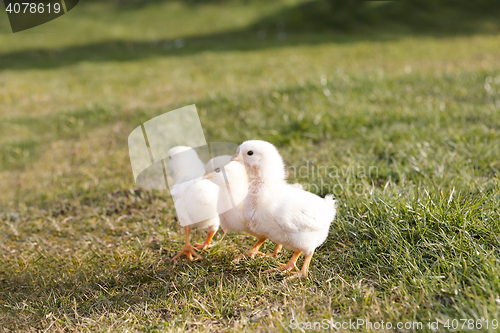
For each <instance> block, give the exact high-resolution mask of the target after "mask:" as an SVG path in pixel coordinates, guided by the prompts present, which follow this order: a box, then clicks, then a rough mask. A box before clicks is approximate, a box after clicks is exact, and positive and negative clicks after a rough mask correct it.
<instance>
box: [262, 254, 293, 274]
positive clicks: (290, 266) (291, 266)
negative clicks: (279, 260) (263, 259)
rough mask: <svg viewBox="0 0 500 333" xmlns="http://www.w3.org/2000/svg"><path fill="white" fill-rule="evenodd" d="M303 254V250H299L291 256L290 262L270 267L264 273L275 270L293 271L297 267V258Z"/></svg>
mask: <svg viewBox="0 0 500 333" xmlns="http://www.w3.org/2000/svg"><path fill="white" fill-rule="evenodd" d="M301 254H302V251H297V252H295V253H294V254H293V256H292V257H291V258H290V261H289V262H288V264H286V265H285V264H281V267H279V268H272V269H268V270H267V271H264V273H271V272H275V271H291V270H292V269H294V268H296V267H295V263H296V262H297V259H298V258H299V257H300V255H301Z"/></svg>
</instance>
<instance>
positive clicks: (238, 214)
mask: <svg viewBox="0 0 500 333" xmlns="http://www.w3.org/2000/svg"><path fill="white" fill-rule="evenodd" d="M229 158H230V156H229V157H228V161H229ZM221 165H222V166H221V167H216V168H215V170H214V171H213V172H207V173H206V174H205V175H204V176H203V178H202V179H208V180H210V181H212V182H213V183H214V184H216V185H217V186H219V197H218V200H217V211H218V212H219V218H220V225H221V226H222V229H224V231H228V232H229V231H230V232H246V233H248V234H250V235H252V236H255V237H257V243H256V244H255V245H254V246H253V247H252V248H251V249H250V250H248V252H247V253H246V254H247V255H248V256H249V257H251V258H254V257H255V255H256V254H259V255H264V253H262V252H259V248H260V246H261V245H262V244H263V243H264V242H265V241H266V239H267V237H266V236H264V235H262V234H257V233H255V232H253V231H252V230H251V229H250V227H249V221H248V220H247V219H246V217H245V203H244V200H245V198H246V196H247V193H248V175H247V172H246V170H245V166H244V165H242V164H241V163H238V162H231V163H229V164H227V165H225V166H223V164H221ZM280 249H281V245H280V244H278V245H277V246H276V249H275V250H274V252H273V254H272V256H274V257H275V256H276V255H277V254H278V253H279V251H280ZM239 258H240V257H238V258H237V259H239Z"/></svg>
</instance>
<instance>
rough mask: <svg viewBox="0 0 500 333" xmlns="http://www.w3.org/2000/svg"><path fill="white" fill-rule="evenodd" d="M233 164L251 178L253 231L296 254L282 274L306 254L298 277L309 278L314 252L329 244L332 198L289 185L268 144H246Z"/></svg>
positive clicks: (248, 203)
mask: <svg viewBox="0 0 500 333" xmlns="http://www.w3.org/2000/svg"><path fill="white" fill-rule="evenodd" d="M232 160H233V161H242V162H243V163H244V164H245V166H246V167H247V170H248V173H249V176H250V184H249V188H248V195H247V197H246V199H245V217H246V218H247V219H248V220H249V221H250V229H251V230H252V231H253V232H255V233H257V234H262V235H265V236H266V237H267V238H269V239H270V240H272V241H273V242H275V243H278V244H283V246H284V247H286V248H288V249H290V250H293V251H294V254H293V256H292V258H291V259H290V261H289V262H288V264H286V265H282V267H281V270H285V271H290V270H292V269H293V268H294V267H295V262H296V261H297V259H298V257H299V256H300V255H301V253H304V255H305V260H304V264H303V266H302V269H301V271H300V273H299V276H307V273H308V271H309V264H310V262H311V259H312V256H313V254H314V251H315V250H316V248H317V247H318V246H320V245H321V244H322V243H323V242H324V241H325V240H326V237H327V236H328V230H329V228H330V224H331V223H332V221H333V219H334V218H335V214H336V207H335V206H336V202H335V200H333V196H332V195H327V196H326V197H325V198H324V199H323V198H321V197H319V196H317V195H315V194H313V193H310V192H307V191H304V190H302V189H300V188H297V187H295V186H293V185H289V184H287V183H286V181H285V166H284V163H283V160H282V158H281V156H280V154H279V153H278V150H277V149H276V147H274V146H273V145H272V144H270V143H269V142H265V141H260V140H251V141H245V142H243V143H242V144H241V145H240V146H239V148H238V150H237V151H236V154H235V155H234V156H233V158H232Z"/></svg>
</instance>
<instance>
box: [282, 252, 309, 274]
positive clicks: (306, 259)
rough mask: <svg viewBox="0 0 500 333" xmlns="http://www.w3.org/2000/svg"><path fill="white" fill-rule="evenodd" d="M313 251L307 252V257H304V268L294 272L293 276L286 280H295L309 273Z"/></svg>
mask: <svg viewBox="0 0 500 333" xmlns="http://www.w3.org/2000/svg"><path fill="white" fill-rule="evenodd" d="M313 254H314V252H313V253H311V254H307V255H306V258H305V259H304V264H303V265H302V269H301V270H300V272H297V273H294V274H293V275H292V276H290V277H288V278H287V279H286V280H293V279H296V278H299V277H306V276H307V274H308V273H309V264H310V263H311V260H312V257H313Z"/></svg>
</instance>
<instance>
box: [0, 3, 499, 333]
mask: <svg viewBox="0 0 500 333" xmlns="http://www.w3.org/2000/svg"><path fill="white" fill-rule="evenodd" d="M499 14H500V5H499V4H498V2H495V1H475V2H473V4H472V2H468V1H459V0H457V1H452V0H448V1H446V0H443V1H430V0H418V1H417V0H412V1H355V0H350V1H337V0H331V1H324V0H318V1H297V0H283V1H274V2H266V1H259V0H252V1H183V2H181V1H137V0H116V1H108V2H105V3H103V2H99V1H89V0H88V1H82V2H81V3H80V4H79V5H78V6H77V7H76V8H75V9H74V10H73V11H71V12H70V13H68V14H67V15H65V16H63V17H62V18H60V19H57V20H55V21H53V22H50V23H48V24H46V25H42V26H40V27H37V28H34V29H31V30H27V31H24V32H20V33H16V34H12V33H11V32H10V28H9V26H8V21H7V17H6V15H3V17H2V16H0V19H1V20H0V188H1V189H2V191H1V192H0V205H1V206H0V207H1V208H0V221H1V223H0V265H1V267H2V270H0V295H1V297H0V330H7V329H10V330H23V331H26V330H29V329H40V330H41V329H43V330H46V329H47V330H54V331H57V330H78V331H80V330H89V331H113V330H120V331H124V330H126V329H128V330H129V331H162V330H167V331H182V330H195V331H214V330H229V331H240V330H256V331H257V330H260V331H275V330H281V331H286V330H288V329H289V328H288V325H289V324H288V323H289V320H290V319H291V318H292V317H294V318H296V319H299V320H311V321H312V320H321V319H323V318H330V316H333V317H334V319H335V320H336V321H342V320H348V319H354V320H355V319H357V318H368V319H370V320H371V321H377V320H384V321H393V322H396V321H406V320H410V321H422V322H424V323H427V321H428V320H436V319H438V320H441V321H442V323H445V322H446V320H447V319H450V318H451V319H453V318H467V319H470V318H472V319H474V320H477V319H484V320H485V319H488V320H490V321H491V320H493V319H499V320H500V280H499V276H500V261H499V260H500V256H499V248H500V242H499V232H500V222H499V201H500V200H499V199H500V191H499V181H498V172H499V169H500V153H499V152H500V149H499V148H500V147H499V142H500V141H499V133H500V132H499V131H500V114H499V110H500V95H499V91H500V65H499V62H498V59H500V42H499V34H500V22H499V21H498V19H497V18H498V15H499ZM193 103H194V104H196V105H197V107H198V110H199V113H200V117H201V119H202V124H203V127H204V130H205V135H206V138H207V141H229V142H235V143H240V142H242V141H243V140H245V139H263V140H268V141H271V142H273V143H274V144H276V145H277V146H278V148H279V149H280V151H281V152H282V154H283V156H284V158H285V161H286V162H287V164H288V165H290V166H295V167H297V168H299V167H300V166H306V165H312V164H313V163H314V165H315V166H326V167H328V168H330V167H337V168H338V170H344V173H342V171H339V173H338V174H336V175H332V176H327V175H318V174H314V173H312V172H311V171H310V172H309V173H308V174H307V175H306V176H304V177H303V176H301V175H300V174H299V175H290V176H291V181H298V182H301V183H302V184H303V185H304V186H305V187H306V188H310V189H312V190H314V189H316V187H314V186H313V185H317V186H318V188H319V189H321V188H322V189H323V193H321V194H323V195H324V194H326V193H325V191H327V190H328V188H332V187H333V188H334V189H335V193H336V195H337V198H338V200H339V215H338V218H337V220H336V221H335V222H334V223H333V225H332V228H331V235H330V237H329V239H328V241H327V242H326V243H325V244H324V245H323V246H322V247H321V248H319V249H318V253H317V255H316V256H315V258H314V259H313V263H312V269H311V277H310V278H309V279H307V280H303V281H299V282H295V283H289V282H286V281H283V278H282V277H281V276H280V275H270V276H267V275H263V274H262V273H261V271H262V270H264V269H267V268H268V267H272V266H276V265H277V262H284V261H285V260H287V258H288V256H289V255H290V254H289V253H285V254H283V255H282V256H281V257H280V258H278V259H276V260H274V259H258V260H256V261H253V260H247V261H244V262H241V263H239V264H233V263H231V260H232V258H233V257H235V256H236V255H237V254H238V253H239V251H241V250H243V249H246V248H247V247H248V246H249V245H250V243H251V240H250V237H247V236H244V235H227V236H224V237H223V236H222V232H220V233H218V235H217V236H216V241H217V242H218V243H217V244H216V246H215V247H214V248H212V249H210V250H209V251H208V252H205V253H204V254H203V255H204V257H205V260H203V261H199V262H194V263H189V262H185V261H181V262H179V263H177V264H176V265H174V264H173V263H172V262H171V261H170V260H169V259H170V258H171V257H172V256H173V255H174V253H176V251H178V250H179V249H180V248H181V247H182V231H181V230H180V228H179V226H178V223H177V221H176V218H175V212H174V210H173V205H172V201H171V199H170V197H169V196H168V194H167V193H162V192H158V191H143V190H139V189H137V188H136V187H135V184H134V181H133V177H132V172H131V168H130V162H129V157H128V147H127V137H128V134H129V133H130V132H131V130H132V129H134V128H135V127H136V126H138V125H139V124H140V123H142V122H144V121H146V120H149V119H151V118H152V117H154V116H157V115H159V114H162V113H164V112H167V111H169V110H173V109H175V108H178V107H181V106H184V105H188V104H193ZM308 163H309V164H308ZM370 167H374V168H376V170H377V172H371V173H367V174H366V175H364V174H358V172H354V173H349V172H345V170H359V168H365V170H368V168H370ZM349 168H354V169H349ZM294 176H295V177H294ZM325 184H326V186H325ZM320 192H321V191H320ZM203 235H204V233H203V232H198V233H195V238H199V239H201V238H202V237H203ZM267 246H269V248H271V247H272V244H267ZM483 330H485V328H484V327H483ZM489 331H491V332H493V331H496V330H494V329H493V328H492V327H490V328H489Z"/></svg>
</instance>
